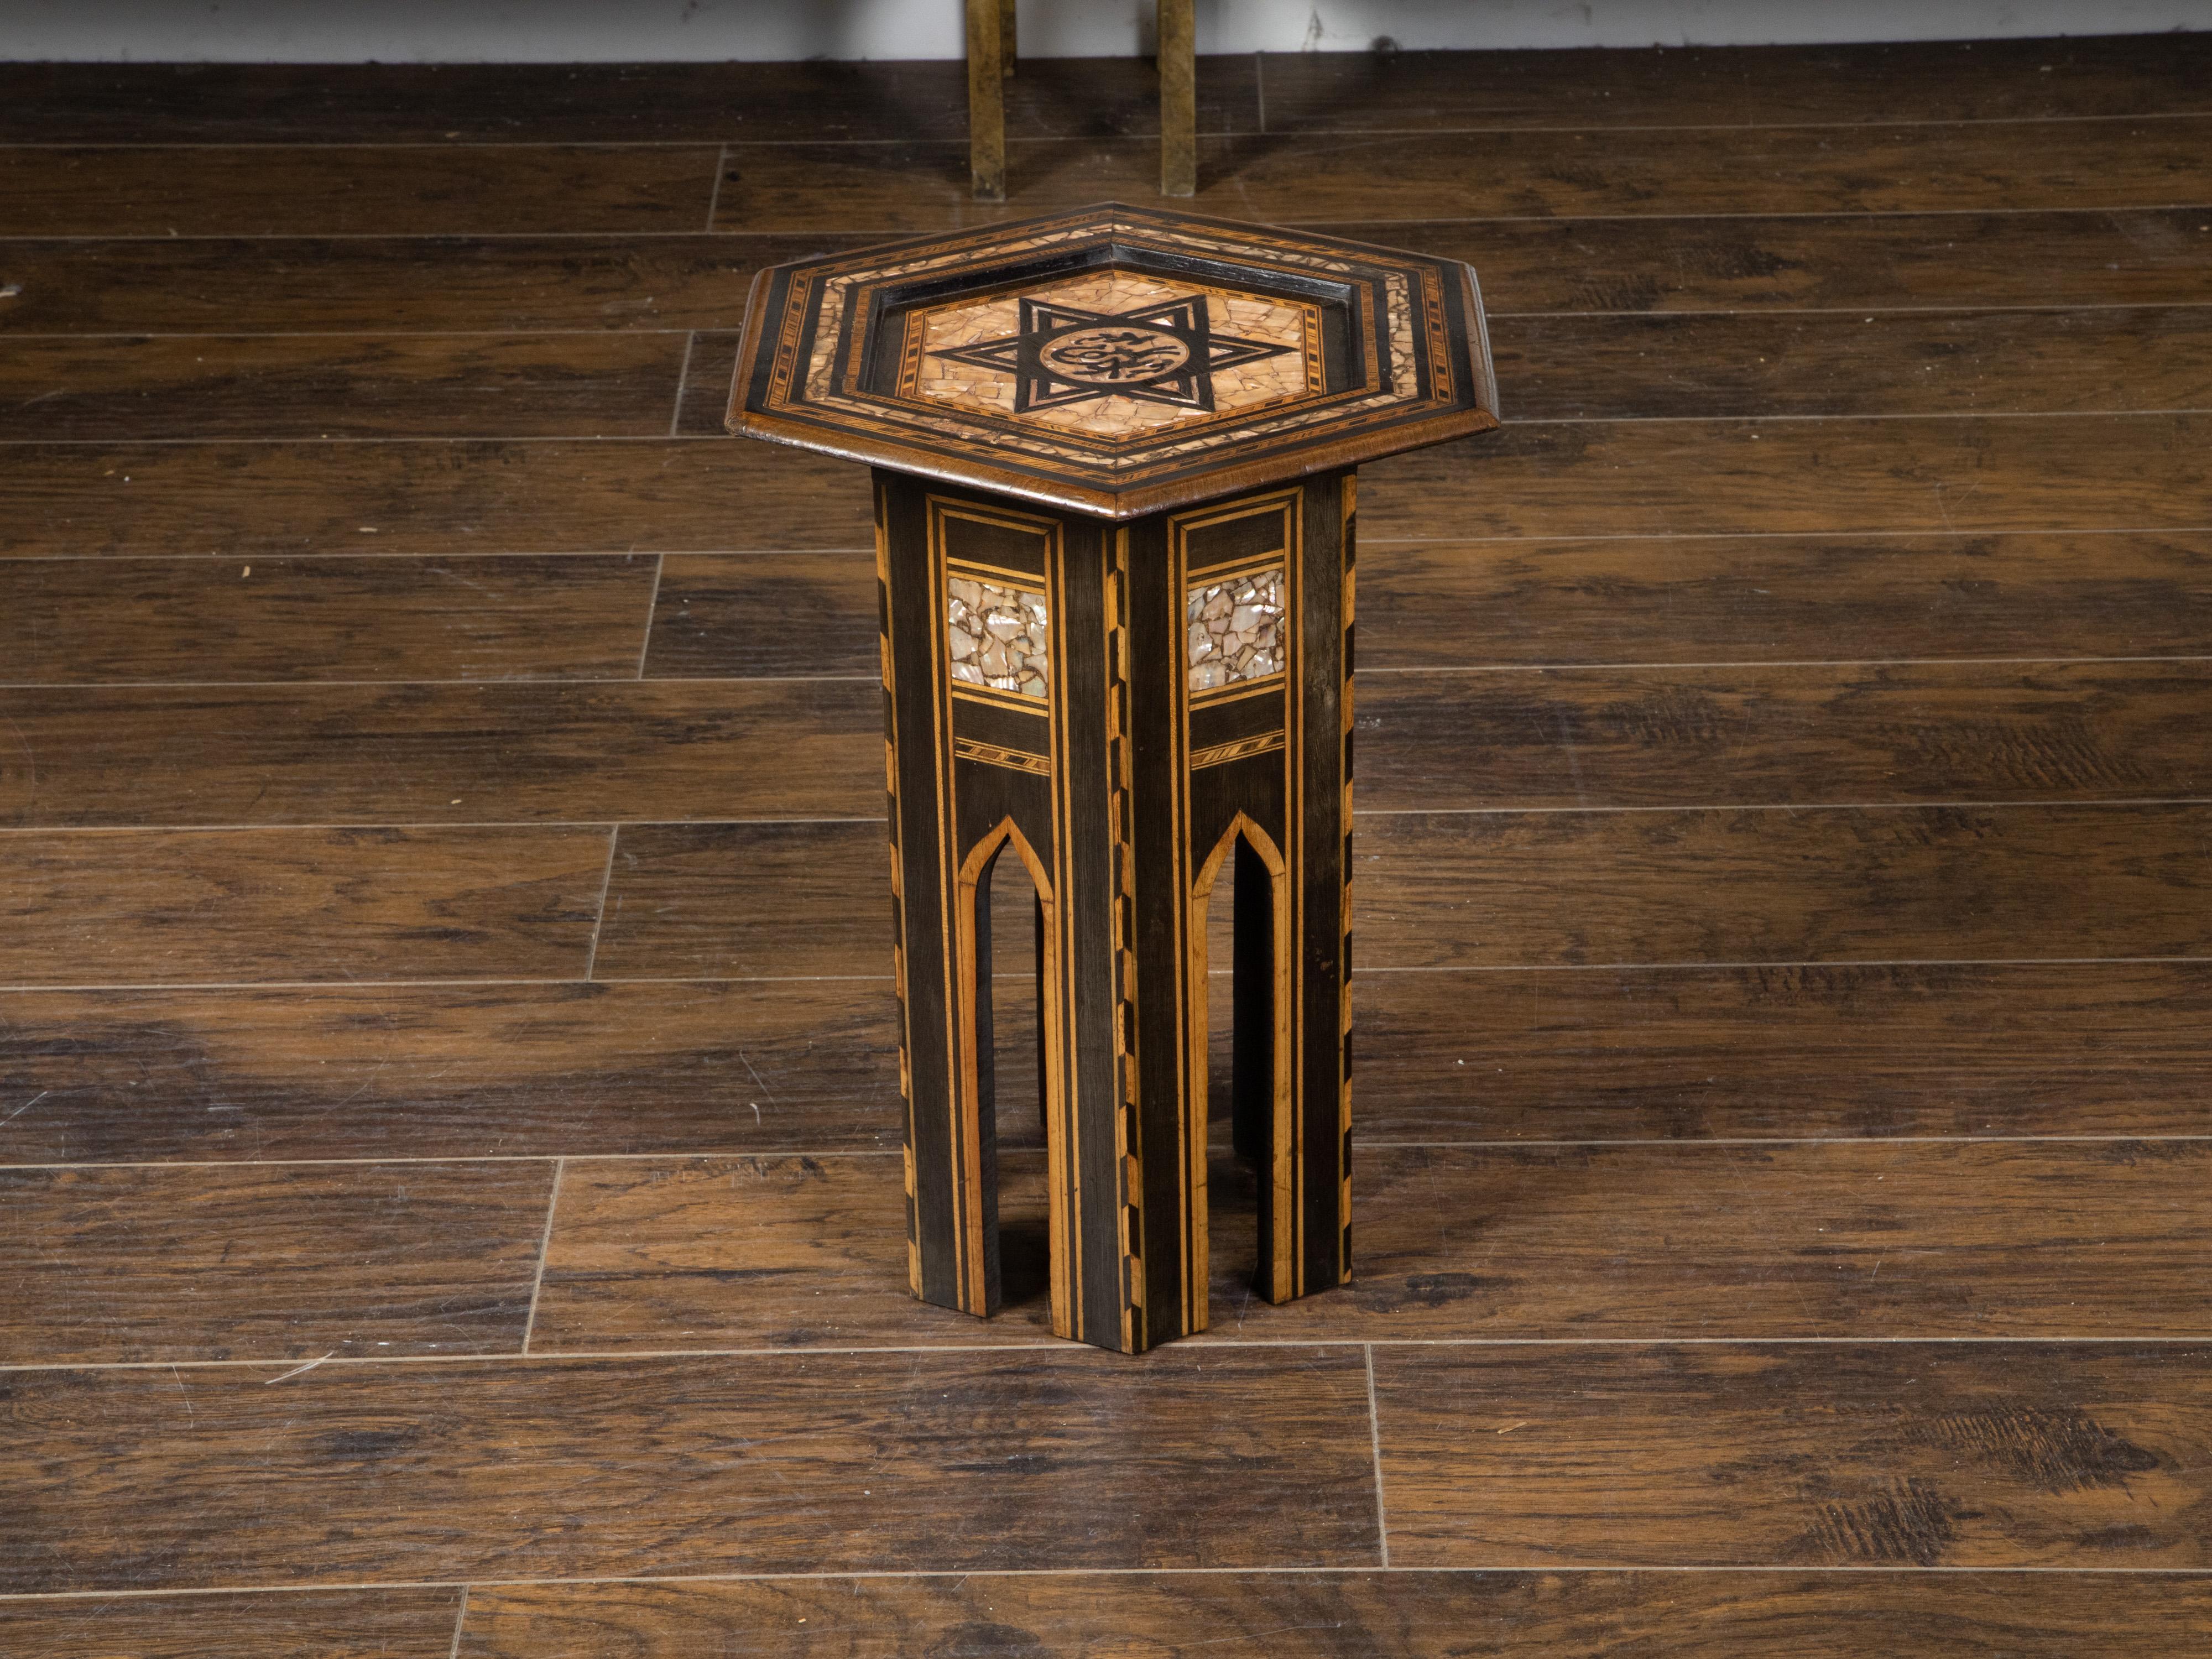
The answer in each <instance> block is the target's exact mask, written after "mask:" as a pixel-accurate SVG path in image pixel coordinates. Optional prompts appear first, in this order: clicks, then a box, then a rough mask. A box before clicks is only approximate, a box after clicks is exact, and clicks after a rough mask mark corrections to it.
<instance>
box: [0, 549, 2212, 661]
mask: <svg viewBox="0 0 2212 1659" xmlns="http://www.w3.org/2000/svg"><path fill="white" fill-rule="evenodd" d="M386 556H387V557H401V558H404V557H407V556H408V555H404V554H399V555H386ZM668 557H669V555H667V554H659V555H656V556H655V558H656V564H655V567H654V571H653V582H652V585H651V589H650V594H649V598H648V601H647V615H646V627H647V637H646V641H645V643H644V644H643V645H641V647H639V650H638V666H637V671H635V672H633V673H629V674H505V675H498V676H488V677H485V678H477V679H469V678H458V679H422V678H408V679H319V678H317V679H310V678H265V679H253V680H118V679H83V680H0V691H259V690H268V691H271V692H274V691H276V690H287V691H293V692H298V693H307V692H311V691H318V690H349V689H350V690H368V689H379V690H383V689H400V688H404V689H408V690H414V689H418V688H419V689H437V688H460V687H470V688H477V687H484V686H530V687H533V688H537V689H540V690H544V689H550V688H557V687H564V686H603V685H632V684H638V683H639V682H641V681H642V682H643V683H645V684H649V685H656V686H659V685H671V686H673V685H705V686H733V685H874V684H878V679H879V677H878V676H877V675H873V674H651V675H648V674H647V673H646V672H645V671H644V668H645V664H646V659H647V655H648V654H649V653H650V652H651V649H652V625H653V613H654V611H655V610H656V609H657V607H658V605H659V596H660V567H661V564H662V563H664V562H665V561H666V559H667V558H668ZM5 562H7V561H6V560H4V559H0V564H4V563H5ZM42 562H52V561H42ZM2127 665H2186V666H2197V665H2212V655H2203V654H2198V653H2179V652H2176V653H2164V654H2154V655H2148V656H2127V657H2120V656H2091V657H2069V656H2032V657H1930V656H1898V657H1773V658H1760V657H1741V658H1714V659H1690V660H1685V661H1680V662H1669V661H1649V662H1614V661H1582V660H1579V659H1571V658H1570V659H1545V660H1541V661H1534V662H1503V661H1501V662H1470V663H1423V664H1418V665H1404V666H1393V665H1389V664H1381V665H1369V666H1363V667H1362V668H1361V669H1360V670H1359V672H1360V675H1361V676H1362V678H1373V677H1376V676H1378V675H1389V676H1394V677H1400V678H1415V677H1419V676H1421V675H1436V676H1439V677H1444V676H1453V675H1476V674H1577V673H1579V674H1624V673H1639V674H1644V673H1668V672H1681V673H1691V672H1710V671H1713V670H1717V669H1741V670H1745V671H1752V670H1766V669H1778V668H2095V667H2105V666H2127Z"/></svg>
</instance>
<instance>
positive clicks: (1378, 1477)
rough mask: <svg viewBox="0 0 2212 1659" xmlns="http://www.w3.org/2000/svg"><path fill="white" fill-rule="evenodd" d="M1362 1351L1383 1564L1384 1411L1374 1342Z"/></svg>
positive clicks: (1386, 1545)
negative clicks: (1378, 1399) (1377, 1387)
mask: <svg viewBox="0 0 2212 1659" xmlns="http://www.w3.org/2000/svg"><path fill="white" fill-rule="evenodd" d="M1360 1352H1361V1354H1362V1355H1363V1357H1364V1358H1365V1360H1366V1365H1367V1436H1368V1442H1369V1446H1370V1450H1371V1451H1372V1453H1373V1455H1374V1459H1375V1552H1376V1556H1377V1557H1378V1558H1379V1559H1380V1560H1381V1563H1382V1565H1383V1566H1385V1567H1388V1566H1389V1565H1390V1522H1389V1513H1388V1511H1387V1510H1385V1509H1384V1507H1383V1415H1382V1412H1381V1411H1380V1409H1379V1408H1378V1407H1376V1403H1375V1345H1374V1344H1373V1343H1372V1342H1369V1343H1366V1344H1364V1345H1363V1346H1362V1347H1361V1349H1360Z"/></svg>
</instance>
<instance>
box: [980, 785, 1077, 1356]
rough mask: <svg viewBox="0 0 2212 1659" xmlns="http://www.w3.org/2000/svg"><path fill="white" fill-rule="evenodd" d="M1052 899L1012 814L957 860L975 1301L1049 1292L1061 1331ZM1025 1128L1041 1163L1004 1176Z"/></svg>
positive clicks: (1059, 1014)
mask: <svg viewBox="0 0 2212 1659" xmlns="http://www.w3.org/2000/svg"><path fill="white" fill-rule="evenodd" d="M1009 850H1011V851H1012V854H1013V856H1012V858H1008V857H1006V854H1007V853H1008V851H1009ZM954 915H955V918H956V927H955V933H956V951H957V961H958V970H959V985H960V1002H961V1014H960V1019H959V1027H958V1033H959V1052H958V1055H957V1079H958V1087H957V1091H956V1099H955V1102H954V1111H955V1113H956V1115H957V1121H956V1122H955V1124H954V1126H953V1130H954V1141H955V1145H956V1146H958V1147H959V1148H960V1149H961V1153H962V1156H963V1162H964V1164H965V1166H966V1168H967V1170H968V1171H969V1175H970V1177H971V1179H970V1182H969V1191H970V1193H971V1194H974V1197H973V1199H972V1200H971V1202H970V1203H969V1206H968V1207H969V1214H968V1216H967V1217H966V1218H964V1219H965V1222H966V1225H965V1227H964V1228H963V1232H964V1234H965V1237H966V1249H965V1251H964V1252H963V1257H964V1259H963V1273H964V1274H966V1275H967V1282H968V1284H969V1287H970V1294H971V1304H970V1305H972V1306H974V1307H976V1308H979V1309H982V1310H987V1311H988V1312H993V1313H995V1312H996V1311H998V1310H999V1309H1000V1306H1001V1305H1002V1304H1004V1303H1006V1302H1008V1301H1011V1302H1012V1303H1013V1304H1017V1305H1018V1304H1023V1303H1026V1302H1029V1301H1030V1300H1032V1299H1033V1298H1034V1297H1036V1295H1037V1294H1038V1293H1039V1292H1040V1291H1045V1292H1048V1294H1049V1297H1050V1299H1051V1313H1052V1325H1053V1330H1054V1333H1055V1334H1058V1335H1061V1336H1068V1335H1072V1334H1073V1321H1072V1315H1071V1312H1070V1295H1069V1277H1068V1276H1069V1274H1070V1273H1072V1272H1073V1249H1072V1246H1071V1244H1070V1243H1069V1241H1068V1237H1067V1227H1068V1220H1069V1218H1067V1217H1066V1215H1065V1214H1064V1212H1063V1208H1064V1204H1063V1198H1062V1191H1063V1188H1062V1182H1061V1179H1060V1176H1061V1173H1062V1164H1063V1163H1064V1160H1065V1158H1066V1148H1065V1146H1064V1145H1063V1142H1064V1139H1065V1136H1064V1131H1063V1124H1062V1110H1061V1106H1062V1090H1063V1087H1064V1085H1063V1081H1062V1079H1063V1073H1064V1069H1065V1068H1064V1066H1063V1065H1062V1054H1061V1048H1062V1043H1063V1041H1064V1030H1065V1027H1064V1023H1063V1011H1062V1009H1061V1007H1060V963H1059V951H1060V943H1059V933H1058V926H1057V924H1058V912H1057V907H1056V905H1055V904H1054V893H1053V889H1052V880H1051V878H1050V877H1049V876H1048V874H1047V873H1046V870H1045V866H1044V864H1043V862H1042V860H1040V859H1039V858H1038V857H1037V854H1036V849H1035V848H1032V847H1031V846H1030V843H1029V841H1028V839H1027V838H1026V837H1025V836H1023V834H1022V832H1021V830H1020V829H1018V828H1017V827H1016V825H1015V823H1014V821H1013V819H1012V817H1006V818H1002V819H1001V820H1000V822H999V823H998V824H997V825H996V826H995V827H994V828H993V829H991V830H990V831H989V832H988V833H987V834H986V835H985V836H983V837H982V838H981V840H979V841H978V842H976V843H975V846H974V847H972V848H969V852H968V854H967V856H966V857H965V858H964V859H963V860H962V861H961V865H960V869H959V872H958V875H957V883H956V888H955V896H954ZM1024 934H1026V935H1028V937H1027V938H1024V937H1022V936H1023V935H1024ZM1031 1124H1039V1125H1041V1127H1042V1138H1043V1141H1044V1148H1043V1157H1042V1160H1041V1161H1039V1160H1036V1159H1033V1158H1028V1159H1024V1158H1017V1160H1016V1163H1015V1166H1014V1167H1012V1168H1010V1169H1008V1170H1005V1171H1003V1175H1004V1176H1011V1177H1012V1179H1002V1171H1001V1170H1000V1157H999V1141H1000V1130H1001V1128H1002V1127H1003V1128H1004V1129H1005V1130H1006V1131H1007V1133H1008V1138H1009V1139H1013V1138H1015V1137H1016V1136H1018V1135H1020V1138H1022V1139H1028V1137H1027V1136H1026V1135H1021V1130H1022V1129H1024V1128H1025V1127H1027V1126H1029V1125H1031ZM1031 1164H1035V1165H1036V1167H1029V1166H1030V1165H1031ZM1001 1194H1004V1195H1005V1198H1006V1211H1007V1214H1006V1218H1005V1225H1003V1226H1002V1225H1001V1217H1000V1197H1001Z"/></svg>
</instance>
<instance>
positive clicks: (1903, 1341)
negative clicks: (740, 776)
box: [0, 1278, 2212, 1376]
mask: <svg viewBox="0 0 2212 1659" xmlns="http://www.w3.org/2000/svg"><path fill="white" fill-rule="evenodd" d="M885 1283H886V1285H887V1287H888V1286H889V1285H890V1279H888V1278H887V1279H886V1281H885ZM965 1318H966V1316H963V1321H964V1320H965ZM1369 1347H1374V1348H1392V1349H1401V1348H1462V1349H1468V1350H1484V1351H1486V1350H1492V1349H1505V1348H1510V1349H1515V1350H1520V1349H1525V1348H1557V1349H1577V1350H1580V1349H1599V1348H1607V1349H1624V1350H1625V1349H1635V1348H1903V1347H1925V1348H1942V1349H1948V1350H1953V1351H1957V1350H1963V1349H1968V1348H2023V1347H2034V1348H2079V1349H2092V1348H2130V1347H2134V1348H2142V1347H2158V1348H2175V1349H2194V1350H2200V1351H2203V1352H2204V1353H2205V1354H2206V1356H2207V1357H2212V1326H2208V1327H2207V1328H2206V1329H2205V1330H2203V1331H2202V1332H2197V1333H2191V1334H2181V1335H2160V1334H2130V1335H2122V1336H2112V1335H2099V1334H2085V1333H2075V1332H2064V1331H2061V1332H2057V1333H2038V1334H2034V1335H2027V1336H1993V1335H1990V1334H1984V1333H1977V1334H1972V1335H1966V1336H1929V1335H1905V1336H1894V1335H1882V1334H1870V1335H1857V1336H1694V1335H1688V1336H1686V1335H1673V1334H1668V1335H1644V1336H1480V1337H1476V1336H1433V1337H1420V1336H1395V1337H1392V1336H1381V1337H1378V1336H1316V1335H1313V1334H1310V1333H1301V1334H1296V1335H1285V1336H1280V1337H1256V1336H1253V1337H1247V1336H1215V1335H1212V1334H1207V1335H1206V1336H1203V1337H1199V1338H1195V1339H1192V1338H1185V1339H1184V1340H1183V1346H1182V1350H1181V1352H1183V1353H1184V1354H1186V1355H1203V1354H1204V1353H1206V1352H1207V1351H1208V1350H1210V1349H1214V1348H1230V1349H1235V1350H1237V1352H1252V1353H1263V1354H1275V1355H1281V1354H1288V1353H1295V1352H1300V1351H1302V1350H1307V1349H1314V1350H1322V1349H1325V1350H1328V1351H1330V1352H1347V1353H1348V1352H1352V1351H1353V1350H1357V1349H1362V1348H1369ZM979 1353H980V1354H1019V1355H1023V1356H1026V1357H1028V1358H1036V1359H1045V1360H1063V1361H1066V1362H1067V1363H1069V1364H1107V1363H1109V1362H1105V1361H1100V1360H1096V1359H1094V1358H1093V1357H1092V1356H1089V1355H1082V1354H1076V1355H1071V1354H1069V1353H1067V1352H1066V1346H1065V1344H1064V1342H1063V1340H1062V1339H1060V1338H1057V1337H1054V1336H1053V1335H1051V1334H1049V1333H1048V1332H1044V1331H1039V1332H1037V1333H1036V1334H1035V1335H1032V1336H1030V1337H1027V1338H1025V1339H1024V1340H1018V1341H1009V1342H885V1343H879V1344H876V1345H872V1346H869V1345H854V1344H851V1343H841V1344H834V1345H824V1346H819V1347H810V1346H779V1347H727V1348H711V1347H710V1348H538V1349H533V1350H532V1352H528V1353H521V1352H513V1353H465V1354H454V1353H431V1354H339V1355H337V1356H336V1357H335V1358H331V1359H328V1360H321V1361H318V1362H316V1364H317V1368H318V1369H319V1370H331V1371H337V1370H391V1369H392V1368H394V1367H399V1366H423V1365H474V1366H478V1367H481V1368H483V1369H486V1370H495V1369H498V1368H502V1367H507V1366H513V1365H531V1366H539V1367H544V1366H556V1365H606V1364H625V1365H627V1364H645V1363H647V1362H658V1361H661V1360H678V1359H788V1360H810V1359H822V1358H833V1357H835V1358H865V1357H868V1356H872V1355H889V1354H898V1355H905V1356H908V1357H909V1358H911V1357H914V1356H921V1355H929V1354H942V1355H948V1356H949V1355H959V1354H979ZM293 1363H294V1361H293V1360H292V1358H291V1357H290V1356H289V1355H284V1356H277V1357H275V1358H246V1359H121V1360H97V1359H95V1360H47V1361H41V1362H39V1363H36V1364H0V1376H29V1375H33V1374H60V1373H64V1372H70V1373H85V1374H88V1373H94V1372H97V1373H103V1374H104V1373H106V1372H111V1371H179V1372H182V1371H187V1370H190V1371H223V1370H245V1371H251V1370H272V1369H274V1368H276V1367H277V1366H280V1365H288V1364H293Z"/></svg>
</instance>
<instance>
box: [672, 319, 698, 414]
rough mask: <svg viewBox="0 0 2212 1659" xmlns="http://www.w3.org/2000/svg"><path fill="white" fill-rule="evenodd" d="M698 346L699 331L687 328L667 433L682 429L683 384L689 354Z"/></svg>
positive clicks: (689, 360)
mask: <svg viewBox="0 0 2212 1659" xmlns="http://www.w3.org/2000/svg"><path fill="white" fill-rule="evenodd" d="M698 348H699V331H698V330H697V329H696V328H694V329H687V330H686V331H684V361H683V362H681V363H679V364H678V366H677V369H676V406H675V407H674V408H673V409H671V410H669V412H668V435H669V436H670V437H671V438H673V437H676V436H677V435H679V434H680V433H681V432H682V431H683V429H684V382H685V381H687V380H690V378H691V354H692V353H693V352H694V351H696V350H697V349H698Z"/></svg>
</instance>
